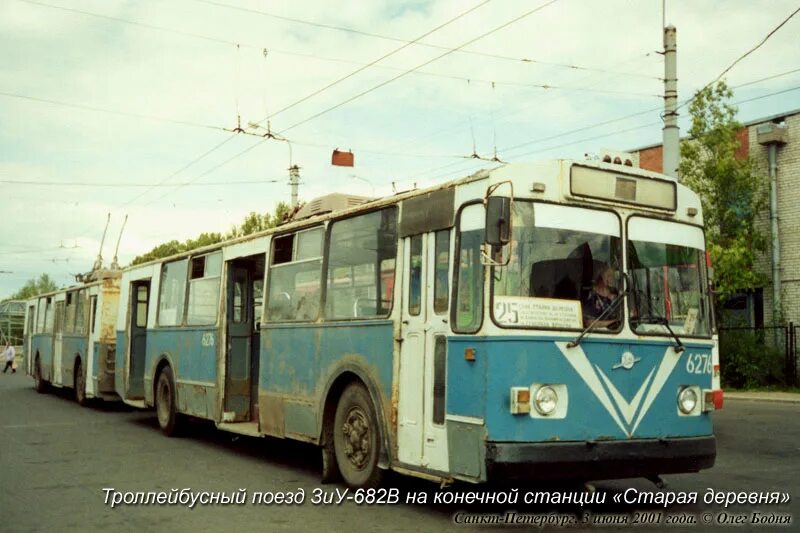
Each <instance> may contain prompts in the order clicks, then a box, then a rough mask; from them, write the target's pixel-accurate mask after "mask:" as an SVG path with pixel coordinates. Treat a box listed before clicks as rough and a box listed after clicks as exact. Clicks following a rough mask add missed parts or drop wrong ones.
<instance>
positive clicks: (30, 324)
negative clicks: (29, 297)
mask: <svg viewBox="0 0 800 533" xmlns="http://www.w3.org/2000/svg"><path fill="white" fill-rule="evenodd" d="M35 327H36V306H35V305H30V306H28V320H27V321H26V322H25V371H26V373H28V374H30V375H33V363H32V360H33V354H32V353H31V339H32V337H33V332H34V331H35Z"/></svg>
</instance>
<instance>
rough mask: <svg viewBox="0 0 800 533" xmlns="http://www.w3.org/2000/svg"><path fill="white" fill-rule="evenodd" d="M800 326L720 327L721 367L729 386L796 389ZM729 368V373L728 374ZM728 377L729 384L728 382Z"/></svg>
mask: <svg viewBox="0 0 800 533" xmlns="http://www.w3.org/2000/svg"><path fill="white" fill-rule="evenodd" d="M798 327H800V325H798V324H795V323H794V322H789V323H788V324H785V325H783V326H763V327H758V328H756V327H720V328H719V342H720V353H719V357H720V366H721V369H722V377H723V381H728V383H727V386H734V387H740V386H754V385H755V386H769V385H786V386H797V385H798V384H799V383H800V374H798V359H797V357H798V351H797V330H798ZM726 367H727V372H726ZM726 377H727V380H726Z"/></svg>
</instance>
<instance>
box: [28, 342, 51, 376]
mask: <svg viewBox="0 0 800 533" xmlns="http://www.w3.org/2000/svg"><path fill="white" fill-rule="evenodd" d="M37 353H38V354H39V365H40V366H41V369H42V378H43V379H45V380H47V381H51V380H52V379H53V335H52V334H50V333H36V334H34V335H33V336H32V337H31V354H32V356H33V357H34V361H35V360H36V354H37Z"/></svg>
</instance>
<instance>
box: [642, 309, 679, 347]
mask: <svg viewBox="0 0 800 533" xmlns="http://www.w3.org/2000/svg"><path fill="white" fill-rule="evenodd" d="M631 323H636V324H658V325H660V326H664V327H665V328H667V331H669V334H670V335H672V338H673V339H675V343H676V344H677V346H676V347H675V352H676V353H681V352H682V351H684V350H686V346H684V345H683V343H682V342H681V339H680V338H678V336H677V335H676V334H675V332H674V331H672V328H671V327H670V325H669V320H667V319H666V318H664V317H663V316H657V315H653V314H651V315H650V316H648V317H644V318H636V319H631Z"/></svg>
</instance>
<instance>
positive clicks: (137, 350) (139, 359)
mask: <svg viewBox="0 0 800 533" xmlns="http://www.w3.org/2000/svg"><path fill="white" fill-rule="evenodd" d="M131 295H132V298H131V312H130V315H129V316H130V317H131V323H130V327H129V328H128V331H130V336H131V337H130V343H131V345H130V354H129V356H128V357H129V359H128V361H129V364H128V376H127V377H128V384H127V387H126V390H125V397H126V398H127V399H129V400H141V399H143V398H144V367H145V356H146V354H147V311H148V306H149V304H150V280H144V281H134V282H133V283H131Z"/></svg>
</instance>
